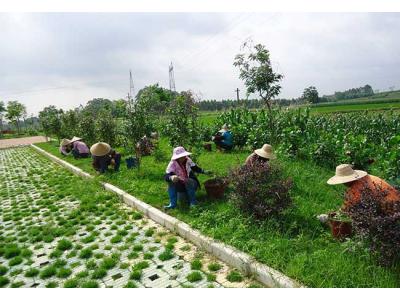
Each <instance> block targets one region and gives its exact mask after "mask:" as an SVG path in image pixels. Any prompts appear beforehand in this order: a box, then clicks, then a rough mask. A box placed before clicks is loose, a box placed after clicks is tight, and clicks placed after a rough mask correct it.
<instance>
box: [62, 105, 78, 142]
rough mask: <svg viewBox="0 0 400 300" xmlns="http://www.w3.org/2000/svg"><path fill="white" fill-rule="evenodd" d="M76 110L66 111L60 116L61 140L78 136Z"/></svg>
mask: <svg viewBox="0 0 400 300" xmlns="http://www.w3.org/2000/svg"><path fill="white" fill-rule="evenodd" d="M78 121H79V112H78V110H76V109H75V110H68V111H66V112H65V113H64V114H62V115H61V135H62V137H63V138H71V137H73V136H78V135H79V128H78Z"/></svg>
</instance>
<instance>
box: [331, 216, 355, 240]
mask: <svg viewBox="0 0 400 300" xmlns="http://www.w3.org/2000/svg"><path fill="white" fill-rule="evenodd" d="M328 221H329V226H330V228H331V232H332V235H333V237H335V238H336V239H339V240H341V239H344V238H346V237H349V236H350V235H351V233H352V224H351V219H350V217H349V216H348V215H347V214H345V213H344V212H342V211H340V210H339V211H335V212H330V213H329V214H328Z"/></svg>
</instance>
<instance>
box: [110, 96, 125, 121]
mask: <svg viewBox="0 0 400 300" xmlns="http://www.w3.org/2000/svg"><path fill="white" fill-rule="evenodd" d="M127 105H128V103H127V101H126V100H124V99H118V100H114V101H113V107H114V112H113V114H114V116H115V117H116V118H123V117H125V116H126V112H127Z"/></svg>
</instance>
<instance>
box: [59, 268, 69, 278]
mask: <svg viewBox="0 0 400 300" xmlns="http://www.w3.org/2000/svg"><path fill="white" fill-rule="evenodd" d="M71 273H72V270H71V269H67V268H61V269H59V270H58V272H57V277H58V278H67V277H68V276H69V275H71Z"/></svg>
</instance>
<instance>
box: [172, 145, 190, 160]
mask: <svg viewBox="0 0 400 300" xmlns="http://www.w3.org/2000/svg"><path fill="white" fill-rule="evenodd" d="M191 154H192V153H190V152H187V151H186V150H185V148H183V147H176V148H174V151H173V152H172V158H171V160H176V159H178V158H181V157H184V156H189V155H191Z"/></svg>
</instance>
